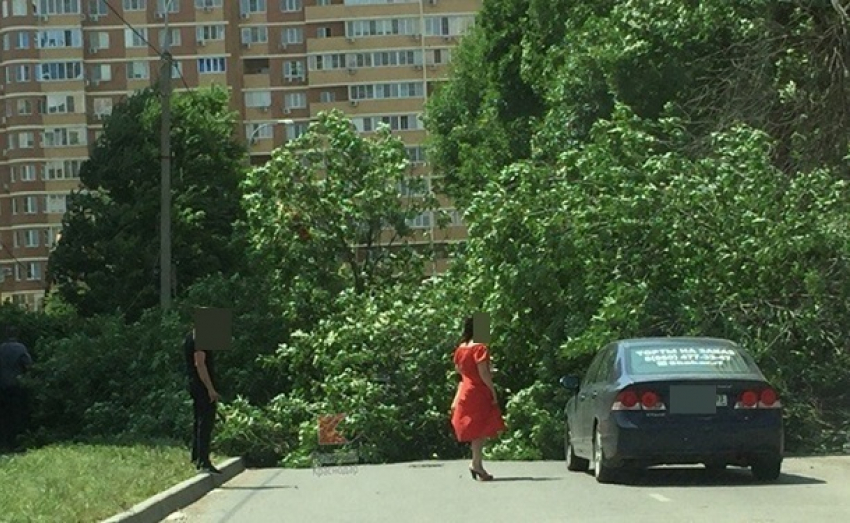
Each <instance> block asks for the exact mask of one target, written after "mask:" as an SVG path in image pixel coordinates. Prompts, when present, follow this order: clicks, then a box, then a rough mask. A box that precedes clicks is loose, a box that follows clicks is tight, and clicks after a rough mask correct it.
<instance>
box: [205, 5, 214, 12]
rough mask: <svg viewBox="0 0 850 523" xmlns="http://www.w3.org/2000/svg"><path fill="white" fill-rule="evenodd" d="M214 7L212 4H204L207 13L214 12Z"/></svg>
mask: <svg viewBox="0 0 850 523" xmlns="http://www.w3.org/2000/svg"><path fill="white" fill-rule="evenodd" d="M212 9H213V8H212V6H211V5H205V6H204V12H205V13H212Z"/></svg>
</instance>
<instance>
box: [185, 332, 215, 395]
mask: <svg viewBox="0 0 850 523" xmlns="http://www.w3.org/2000/svg"><path fill="white" fill-rule="evenodd" d="M204 352H205V353H206V355H207V357H206V360H205V361H206V364H207V372H208V373H209V375H210V379H211V380H213V383H215V366H214V363H213V359H214V358H213V354H212V351H204ZM183 353H184V355H185V357H186V372H187V373H188V375H189V390H191V391H192V392H204V391H206V390H207V388H206V386H205V385H204V382H203V381H201V377H200V376H199V375H198V369H197V368H196V367H195V337H194V336H193V335H192V333H191V332H190V333H189V334H187V335H186V340H185V341H184V343H183Z"/></svg>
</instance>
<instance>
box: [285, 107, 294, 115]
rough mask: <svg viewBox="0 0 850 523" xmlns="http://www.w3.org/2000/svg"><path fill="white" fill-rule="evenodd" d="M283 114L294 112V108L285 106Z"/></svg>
mask: <svg viewBox="0 0 850 523" xmlns="http://www.w3.org/2000/svg"><path fill="white" fill-rule="evenodd" d="M283 114H292V109H290V108H289V107H284V109H283Z"/></svg>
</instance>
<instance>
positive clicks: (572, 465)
mask: <svg viewBox="0 0 850 523" xmlns="http://www.w3.org/2000/svg"><path fill="white" fill-rule="evenodd" d="M564 432H565V434H564V455H565V456H566V460H567V470H569V471H572V472H587V469H589V468H590V460H587V459H584V458H580V457H578V456H576V453H575V449H574V448H573V444H572V442H571V438H570V432H569V430H566V431H564Z"/></svg>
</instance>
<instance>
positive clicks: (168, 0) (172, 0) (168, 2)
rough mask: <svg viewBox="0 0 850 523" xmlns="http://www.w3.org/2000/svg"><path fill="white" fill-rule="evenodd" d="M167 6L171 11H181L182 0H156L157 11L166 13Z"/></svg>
mask: <svg viewBox="0 0 850 523" xmlns="http://www.w3.org/2000/svg"><path fill="white" fill-rule="evenodd" d="M166 8H167V9H168V12H169V13H179V12H180V0H157V1H156V12H157V13H165V10H166Z"/></svg>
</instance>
